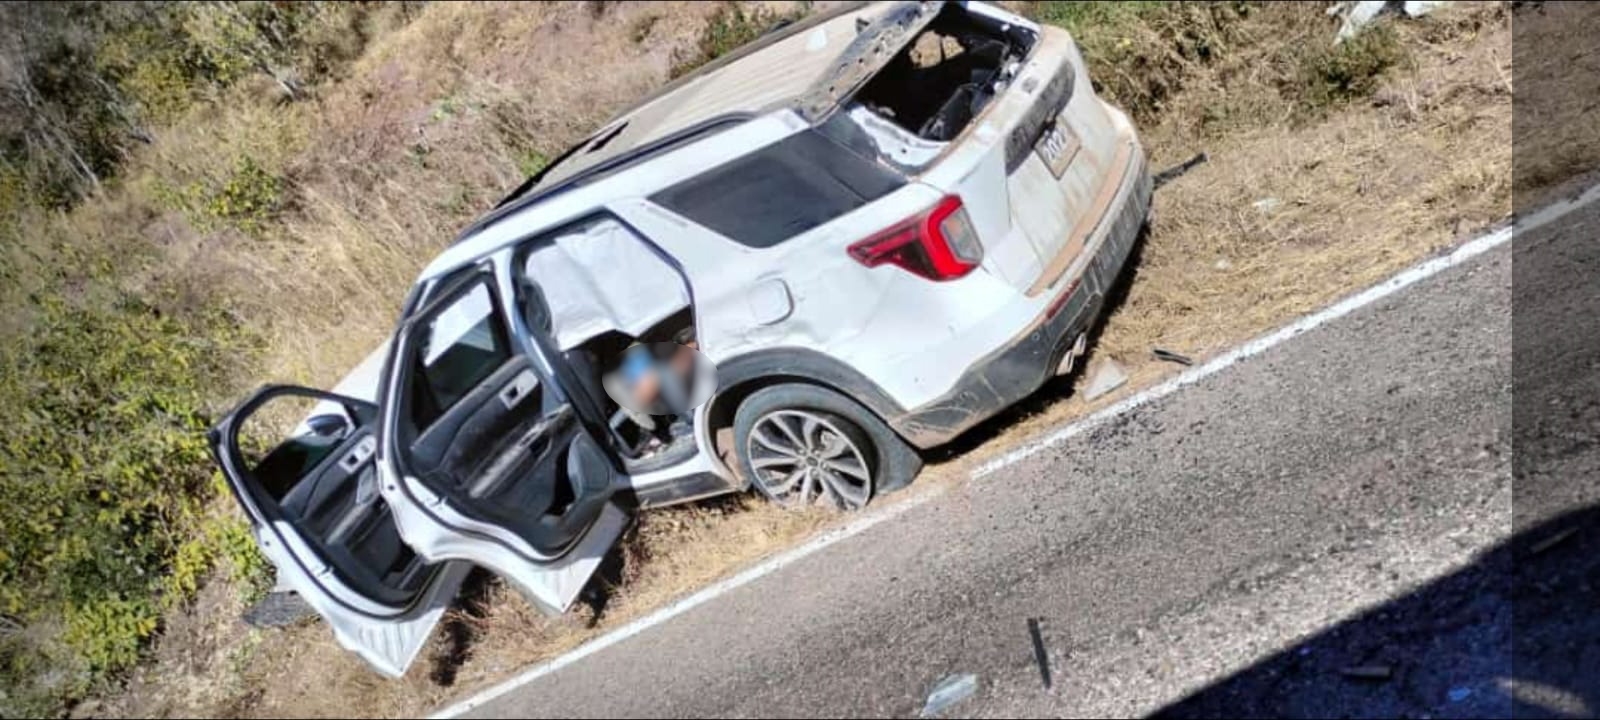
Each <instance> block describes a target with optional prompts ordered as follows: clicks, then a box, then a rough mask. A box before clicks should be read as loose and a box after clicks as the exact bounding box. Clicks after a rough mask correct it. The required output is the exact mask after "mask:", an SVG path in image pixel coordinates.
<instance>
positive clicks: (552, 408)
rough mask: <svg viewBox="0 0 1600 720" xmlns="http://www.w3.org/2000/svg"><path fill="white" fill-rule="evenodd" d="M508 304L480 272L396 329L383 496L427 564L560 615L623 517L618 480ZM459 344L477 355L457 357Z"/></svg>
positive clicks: (557, 359) (554, 362)
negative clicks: (454, 564)
mask: <svg viewBox="0 0 1600 720" xmlns="http://www.w3.org/2000/svg"><path fill="white" fill-rule="evenodd" d="M511 307H513V306H512V305H511V304H510V303H507V302H504V301H503V299H502V294H501V289H500V285H499V284H497V281H496V278H495V276H494V275H493V274H492V270H491V269H489V268H485V269H484V270H483V271H482V272H480V273H477V274H473V275H469V276H467V277H463V278H460V279H459V280H457V281H456V282H453V283H451V284H450V287H448V288H443V289H441V290H440V291H439V293H438V294H437V296H436V298H435V299H434V300H432V301H430V302H429V303H428V304H427V306H426V307H424V308H423V309H421V310H419V311H418V312H417V313H416V314H414V315H413V317H412V319H410V320H408V321H407V322H406V323H405V324H404V325H403V326H402V327H401V330H400V333H399V334H398V336H397V341H396V350H395V352H396V356H395V360H394V363H393V365H392V370H391V374H390V376H389V377H388V378H386V380H387V382H386V385H385V390H384V393H385V394H384V397H385V399H386V405H385V417H384V427H385V432H386V436H385V439H384V442H385V448H386V449H385V452H386V453H389V454H391V455H392V457H393V458H394V464H395V469H396V475H397V477H398V479H399V480H400V482H399V484H398V485H397V486H395V487H391V486H390V485H389V484H385V485H384V488H383V490H384V492H385V493H387V494H389V495H391V496H393V498H394V500H393V502H394V507H395V508H396V512H397V517H398V520H399V522H398V526H399V528H400V532H401V534H402V536H403V537H404V538H405V540H406V542H407V543H408V544H410V545H411V546H412V547H414V548H416V549H417V551H418V552H419V553H421V554H422V555H423V556H424V557H428V558H432V559H435V560H438V559H446V558H453V559H463V560H470V561H472V562H474V563H477V564H479V565H482V566H484V567H488V568H490V569H491V570H494V571H495V572H496V573H498V574H500V575H501V576H503V577H505V578H506V579H507V580H509V581H511V582H512V584H513V585H515V586H516V587H518V588H519V589H521V590H522V591H523V592H524V594H525V595H527V596H528V597H529V598H530V599H531V600H533V601H534V602H536V603H537V604H538V605H539V606H540V607H541V608H542V609H544V610H546V611H549V612H560V611H563V610H565V609H566V607H567V606H568V605H569V604H570V603H571V602H572V600H573V599H574V598H575V597H576V595H577V592H578V591H579V590H581V589H582V586H583V584H584V583H585V582H587V579H588V577H589V575H591V574H592V573H593V571H594V569H595V568H596V567H597V566H598V564H599V562H600V560H601V558H602V557H603V556H604V555H605V553H606V552H607V551H608V550H609V549H610V546H611V545H612V543H614V542H615V541H616V539H617V538H618V537H620V535H621V533H622V530H623V529H625V527H626V525H627V522H628V521H629V516H628V514H627V513H626V512H624V511H622V510H621V509H620V508H618V507H616V506H615V505H614V504H612V503H611V496H612V493H613V491H614V489H615V488H617V487H619V486H621V485H623V483H622V482H621V474H620V469H619V464H618V463H617V461H616V459H615V457H614V456H613V455H612V454H611V451H610V449H609V447H608V446H605V445H603V444H602V443H601V442H599V441H597V440H595V438H594V436H593V435H592V434H591V432H592V429H591V428H592V427H594V426H597V425H600V424H601V423H600V422H598V421H595V419H593V418H586V417H584V412H585V411H584V410H582V409H579V408H577V407H575V406H574V404H573V402H572V400H571V397H570V396H569V395H568V393H567V391H566V389H565V378H566V376H567V374H566V373H565V372H563V371H565V370H566V368H564V367H563V366H562V365H561V364H560V363H561V362H563V358H561V356H559V355H558V354H555V353H554V352H553V351H552V350H551V348H552V347H553V346H552V345H551V344H550V343H549V341H548V338H547V337H546V336H544V335H539V336H538V337H532V338H529V337H527V336H525V335H519V334H517V333H527V332H529V331H527V330H526V329H525V328H524V327H523V326H522V325H520V324H514V323H515V321H514V318H515V316H514V315H513V312H512V310H511ZM514 328H515V331H514V330H513V329H514ZM534 332H538V331H534ZM511 338H516V339H517V341H516V342H514V343H513V342H509V339H511ZM463 343H465V344H470V345H473V347H475V348H478V349H479V350H484V351H487V354H482V353H478V354H474V352H476V351H473V352H465V353H458V352H457V348H456V347H455V346H456V345H459V344H463ZM458 360H459V362H458ZM558 376H559V379H558ZM459 378H471V379H472V383H471V384H470V387H469V386H468V383H464V382H461V381H459ZM441 399H443V401H441Z"/></svg>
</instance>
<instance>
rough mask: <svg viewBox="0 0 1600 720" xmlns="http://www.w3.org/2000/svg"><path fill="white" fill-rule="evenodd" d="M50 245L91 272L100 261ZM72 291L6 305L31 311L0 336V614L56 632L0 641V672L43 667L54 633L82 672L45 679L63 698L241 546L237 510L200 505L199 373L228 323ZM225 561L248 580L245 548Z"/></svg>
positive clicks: (120, 654)
mask: <svg viewBox="0 0 1600 720" xmlns="http://www.w3.org/2000/svg"><path fill="white" fill-rule="evenodd" d="M61 252H62V254H63V257H62V260H63V261H76V262H77V263H79V267H83V268H89V275H90V276H91V277H92V276H94V275H97V274H99V273H100V272H102V269H104V270H109V269H110V268H111V267H113V265H112V264H111V263H107V262H103V261H104V258H96V257H92V256H90V255H88V254H87V253H83V252H82V251H77V250H72V249H62V250H61ZM79 295H80V296H69V295H67V294H64V293H53V292H49V293H44V294H40V295H36V296H35V297H33V298H32V299H31V300H30V301H29V302H28V304H27V306H26V307H19V308H15V309H14V310H13V311H14V312H29V313H30V314H31V318H30V323H29V325H30V327H29V332H28V333H27V334H26V335H25V336H23V337H19V338H15V339H14V340H13V341H12V342H11V343H8V344H7V345H5V346H4V347H3V348H0V412H3V413H4V415H5V417H7V419H8V421H7V422H6V423H5V424H3V425H0V613H4V614H5V615H6V616H9V617H12V618H17V619H20V623H19V624H21V625H27V626H34V627H51V626H59V627H61V628H62V631H61V635H60V637H59V639H54V638H48V637H46V638H41V639H37V640H36V641H35V642H33V643H31V644H22V645H18V644H17V642H15V641H12V642H10V643H8V647H7V648H6V649H5V650H4V651H3V653H4V655H6V656H7V657H6V659H5V662H3V663H0V671H7V672H17V671H18V669H19V668H36V669H38V670H39V671H40V672H42V673H44V674H46V675H48V674H50V672H55V671H58V670H59V667H58V666H59V665H60V664H61V663H60V662H59V659H58V661H57V662H50V661H49V658H48V657H46V656H47V655H49V654H50V653H51V652H55V651H52V650H50V646H51V643H53V642H57V641H64V643H65V645H66V647H67V649H68V651H69V652H70V655H71V658H70V661H71V662H69V663H67V664H68V666H69V667H77V668H79V669H81V670H82V671H83V672H84V674H83V675H81V676H79V677H78V679H76V680H74V681H72V682H69V683H67V684H66V685H65V686H64V687H54V689H53V690H52V692H54V693H59V694H63V695H66V696H71V695H73V694H75V693H78V692H82V691H84V690H85V689H87V683H88V682H89V681H90V680H92V678H94V677H96V676H100V675H103V674H105V673H110V672H116V671H118V670H121V669H124V668H126V667H128V666H130V665H131V664H132V663H134V662H135V661H136V660H138V658H139V653H140V651H141V649H142V648H143V647H144V644H145V642H146V641H147V640H148V639H149V638H150V636H151V635H152V634H153V633H154V632H155V631H156V629H157V627H158V626H159V621H160V617H161V614H162V612H163V611H165V610H166V609H168V608H170V607H172V606H173V605H174V604H176V603H179V602H183V601H184V600H186V599H187V598H188V597H190V596H191V595H192V593H193V592H194V591H195V590H196V589H197V588H198V587H199V581H200V578H201V577H202V576H203V575H204V574H205V573H207V572H209V571H210V570H211V568H212V567H215V566H217V565H219V564H220V563H219V562H218V558H219V553H227V554H228V555H240V552H239V550H238V548H237V547H236V546H237V544H238V543H237V541H236V538H237V536H238V535H239V532H238V530H237V529H235V526H236V525H238V524H240V521H239V520H237V519H236V518H232V517H213V516H208V515H206V514H205V512H204V510H205V508H207V507H208V506H210V504H211V503H210V499H211V498H213V497H215V494H216V490H217V485H216V483H215V481H214V479H213V477H214V474H215V471H214V470H213V469H212V466H211V463H210V459H209V454H208V451H207V447H206V442H205V440H204V437H203V434H202V433H203V432H204V430H205V428H206V427H207V426H208V425H209V418H208V416H207V414H206V413H205V412H204V409H203V408H204V397H205V391H206V390H207V389H208V388H207V383H208V382H209V381H211V380H212V379H214V378H217V377H219V376H220V375H221V373H222V370H223V368H224V364H223V363H224V361H225V359H226V358H227V357H228V351H229V350H230V349H231V348H232V347H234V346H236V345H237V344H238V340H239V339H240V338H241V335H240V333H239V331H238V330H237V329H236V328H235V325H234V323H232V322H231V321H230V320H229V319H228V318H226V317H224V316H222V315H221V314H220V313H202V314H199V315H198V316H196V317H191V318H177V317H172V316H168V315H164V314H163V313H161V312H159V311H157V310H156V309H154V308H153V307H151V306H148V305H146V304H144V303H142V302H140V301H139V300H138V299H136V298H134V297H132V296H130V295H127V294H125V293H120V292H117V291H112V290H109V289H107V288H104V287H102V288H100V289H99V290H98V291H96V292H92V293H88V292H86V293H80V294H79ZM230 539H234V540H233V541H232V542H227V541H228V540H230ZM228 564H229V565H231V566H235V567H238V568H239V572H240V574H241V578H242V579H245V580H246V581H248V582H255V583H259V580H257V579H252V578H246V577H243V576H244V575H245V574H250V573H260V572H261V571H262V570H263V567H262V564H261V563H260V561H259V559H250V558H248V557H242V556H241V558H240V559H237V560H235V559H229V560H228ZM28 656H31V657H32V659H28ZM46 671H50V672H46ZM0 684H4V685H5V686H7V687H10V688H22V689H26V688H28V687H30V686H31V685H36V684H38V682H37V679H36V678H27V677H5V678H3V683H0ZM24 694H26V693H24ZM19 701H20V700H19ZM9 702H11V701H8V703H9Z"/></svg>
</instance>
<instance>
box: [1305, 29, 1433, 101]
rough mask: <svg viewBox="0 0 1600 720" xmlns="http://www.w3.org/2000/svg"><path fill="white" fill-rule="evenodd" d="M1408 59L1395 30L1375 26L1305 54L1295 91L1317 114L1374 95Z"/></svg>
mask: <svg viewBox="0 0 1600 720" xmlns="http://www.w3.org/2000/svg"><path fill="white" fill-rule="evenodd" d="M1406 59H1407V57H1406V54H1405V49H1404V48H1403V47H1402V46H1401V44H1400V39H1399V36H1398V34H1397V33H1396V32H1395V29H1394V27H1393V26H1392V25H1388V24H1378V25H1373V26H1371V27H1368V28H1366V29H1364V30H1362V31H1361V32H1360V33H1358V34H1357V35H1356V36H1355V37H1352V38H1350V39H1348V40H1346V41H1344V42H1342V43H1340V44H1338V45H1336V46H1332V47H1319V48H1316V49H1315V50H1312V51H1310V52H1308V53H1306V54H1305V55H1304V56H1303V57H1302V58H1301V62H1300V73H1299V77H1298V79H1297V80H1298V81H1297V82H1296V83H1294V85H1293V91H1294V94H1296V95H1298V96H1299V99H1300V102H1301V103H1302V104H1303V105H1304V106H1305V107H1306V109H1308V110H1310V111H1312V112H1318V111H1321V110H1324V109H1326V108H1328V107H1329V106H1331V105H1335V104H1337V103H1341V102H1345V101H1347V100H1351V99H1355V98H1364V97H1368V96H1370V95H1372V93H1373V91H1375V90H1377V89H1378V81H1379V80H1380V79H1381V78H1382V76H1383V73H1384V72H1385V71H1387V70H1388V69H1389V68H1391V67H1394V66H1396V65H1399V64H1400V63H1401V62H1403V61H1404V60H1406Z"/></svg>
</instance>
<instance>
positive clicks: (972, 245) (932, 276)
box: [849, 195, 983, 281]
mask: <svg viewBox="0 0 1600 720" xmlns="http://www.w3.org/2000/svg"><path fill="white" fill-rule="evenodd" d="M849 252H850V257H853V258H855V259H856V262H859V263H861V264H862V265H865V266H867V267H877V266H879V265H883V264H890V265H897V266H899V267H901V268H903V269H905V270H908V271H910V272H912V273H915V274H917V275H921V276H922V277H925V278H928V279H929V280H939V281H943V280H954V279H956V278H959V277H962V276H964V275H966V274H967V273H970V272H972V269H973V268H975V267H977V266H978V263H980V262H982V261H983V245H982V244H980V243H979V242H978V233H977V231H975V230H974V229H973V227H972V220H971V219H970V218H968V217H967V211H966V210H965V209H963V208H962V207H961V198H960V197H958V196H956V195H949V196H946V197H945V198H944V199H943V200H940V201H939V204H938V205H935V206H933V208H932V209H930V210H928V211H926V212H923V213H920V214H918V215H915V216H913V217H910V218H907V219H906V220H904V221H902V222H900V223H899V224H896V225H894V226H892V227H890V228H889V229H887V230H884V231H883V232H880V233H878V234H876V235H873V236H872V237H869V238H867V239H865V240H862V241H860V242H858V243H855V244H853V245H851V246H850V248H849Z"/></svg>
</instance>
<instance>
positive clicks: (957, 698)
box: [922, 673, 978, 718]
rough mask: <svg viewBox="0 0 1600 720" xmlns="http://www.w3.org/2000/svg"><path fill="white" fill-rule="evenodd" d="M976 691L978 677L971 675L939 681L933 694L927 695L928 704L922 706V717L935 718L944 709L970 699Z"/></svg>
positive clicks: (963, 674)
mask: <svg viewBox="0 0 1600 720" xmlns="http://www.w3.org/2000/svg"><path fill="white" fill-rule="evenodd" d="M977 689H978V676H977V675H973V674H972V673H962V674H960V675H951V676H949V677H946V678H945V679H943V680H940V681H939V684H938V685H936V686H934V688H933V692H931V693H928V702H927V704H925V705H923V706H922V717H925V718H931V717H937V716H938V715H939V713H941V712H944V710H945V708H948V707H950V706H951V705H954V704H956V703H958V702H961V701H962V700H965V699H967V698H968V697H971V696H972V693H974V692H976V691H977Z"/></svg>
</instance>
